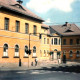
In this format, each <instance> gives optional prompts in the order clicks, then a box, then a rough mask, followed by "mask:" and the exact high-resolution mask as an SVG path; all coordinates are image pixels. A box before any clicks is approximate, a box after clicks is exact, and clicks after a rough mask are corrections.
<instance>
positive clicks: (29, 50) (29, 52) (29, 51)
mask: <svg viewBox="0 0 80 80" xmlns="http://www.w3.org/2000/svg"><path fill="white" fill-rule="evenodd" d="M31 34H34V33H29V49H28V50H27V51H26V53H27V54H29V55H30V54H31V49H30V35H31ZM35 34H39V39H41V36H42V34H40V33H35ZM29 55H28V57H29ZM28 67H29V58H28Z"/></svg>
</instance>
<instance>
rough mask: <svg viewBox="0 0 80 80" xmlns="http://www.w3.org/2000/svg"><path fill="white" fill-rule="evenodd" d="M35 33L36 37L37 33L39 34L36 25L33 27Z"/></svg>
mask: <svg viewBox="0 0 80 80" xmlns="http://www.w3.org/2000/svg"><path fill="white" fill-rule="evenodd" d="M33 33H34V35H36V33H37V27H36V26H35V25H34V26H33Z"/></svg>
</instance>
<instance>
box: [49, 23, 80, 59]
mask: <svg viewBox="0 0 80 80" xmlns="http://www.w3.org/2000/svg"><path fill="white" fill-rule="evenodd" d="M50 32H51V33H50V34H54V35H55V34H56V35H57V36H58V38H54V39H52V44H53V45H54V47H53V48H52V47H51V48H52V49H53V50H54V48H56V46H55V45H57V48H56V51H61V52H60V53H61V59H62V58H63V55H66V58H67V60H80V29H79V28H78V27H77V26H76V25H75V24H69V23H68V22H66V23H65V24H64V25H54V26H50ZM53 37H55V36H53ZM58 45H59V46H58ZM54 56H55V54H54ZM54 59H55V58H54Z"/></svg>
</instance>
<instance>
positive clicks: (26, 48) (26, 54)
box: [24, 46, 28, 56]
mask: <svg viewBox="0 0 80 80" xmlns="http://www.w3.org/2000/svg"><path fill="white" fill-rule="evenodd" d="M27 50H28V46H25V54H24V56H28V53H27Z"/></svg>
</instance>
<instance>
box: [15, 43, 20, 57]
mask: <svg viewBox="0 0 80 80" xmlns="http://www.w3.org/2000/svg"><path fill="white" fill-rule="evenodd" d="M15 56H17V57H19V46H18V45H15Z"/></svg>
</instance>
